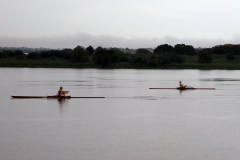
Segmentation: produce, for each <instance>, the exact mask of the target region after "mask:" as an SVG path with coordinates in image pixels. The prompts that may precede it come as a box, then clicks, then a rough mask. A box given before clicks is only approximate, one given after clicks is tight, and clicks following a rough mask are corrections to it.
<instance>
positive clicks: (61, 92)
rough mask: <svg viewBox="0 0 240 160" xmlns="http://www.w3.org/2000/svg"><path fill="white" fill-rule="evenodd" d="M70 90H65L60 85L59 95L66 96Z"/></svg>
mask: <svg viewBox="0 0 240 160" xmlns="http://www.w3.org/2000/svg"><path fill="white" fill-rule="evenodd" d="M68 92H69V91H64V90H63V87H60V89H59V91H58V93H57V95H58V96H65V94H67V93H68Z"/></svg>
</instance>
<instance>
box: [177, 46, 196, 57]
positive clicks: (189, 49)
mask: <svg viewBox="0 0 240 160" xmlns="http://www.w3.org/2000/svg"><path fill="white" fill-rule="evenodd" d="M174 49H175V52H176V53H177V54H183V55H194V54H195V49H194V48H193V46H191V45H185V44H177V45H175V46H174Z"/></svg>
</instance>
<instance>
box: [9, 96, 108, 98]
mask: <svg viewBox="0 0 240 160" xmlns="http://www.w3.org/2000/svg"><path fill="white" fill-rule="evenodd" d="M12 98H19V99H30V98H54V99H71V98H105V97H71V96H12Z"/></svg>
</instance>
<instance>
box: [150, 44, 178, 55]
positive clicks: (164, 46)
mask: <svg viewBox="0 0 240 160" xmlns="http://www.w3.org/2000/svg"><path fill="white" fill-rule="evenodd" d="M171 51H174V48H173V47H172V46H171V45H168V44H162V45H160V46H158V47H157V48H155V49H154V51H153V53H154V54H161V53H165V52H171Z"/></svg>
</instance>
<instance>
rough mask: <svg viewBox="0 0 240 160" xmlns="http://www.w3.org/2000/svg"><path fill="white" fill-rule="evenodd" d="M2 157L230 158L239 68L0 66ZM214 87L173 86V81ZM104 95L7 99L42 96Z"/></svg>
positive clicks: (238, 123) (236, 142) (234, 146)
mask: <svg viewBox="0 0 240 160" xmlns="http://www.w3.org/2000/svg"><path fill="white" fill-rule="evenodd" d="M0 75H1V76H0V87H1V89H2V92H1V93H0V109H1V112H0V128H1V129H0V144H1V145H0V151H1V154H0V159H1V160H14V159H18V160H26V159H34V160H42V159H58V160H65V159H71V160H79V159H82V160H96V159H98V160H146V159H148V160H156V159H159V160H163V159H165V160H172V159H178V160H187V159H194V160H203V159H204V160H225V159H228V160H229V159H231V160H235V159H236V160H237V159H239V157H240V135H239V133H240V116H239V115H240V108H239V106H240V105H239V104H240V103H239V97H240V71H227V70H132V69H131V70H101V69H29V68H0ZM180 80H181V81H182V82H183V84H186V85H189V86H193V87H196V88H201V87H204V88H207V87H209V88H216V90H187V91H182V92H180V91H178V90H150V89H149V88H160V87H161V88H175V87H177V86H178V83H179V81H180ZM60 86H63V87H64V89H65V90H69V91H70V93H69V94H70V95H71V96H104V97H106V98H105V99H70V100H69V99H66V100H61V101H59V100H56V99H11V98H10V96H11V95H21V96H23V95H26V96H31V95H33V96H47V95H54V94H56V93H57V91H58V89H59V87H60Z"/></svg>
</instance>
